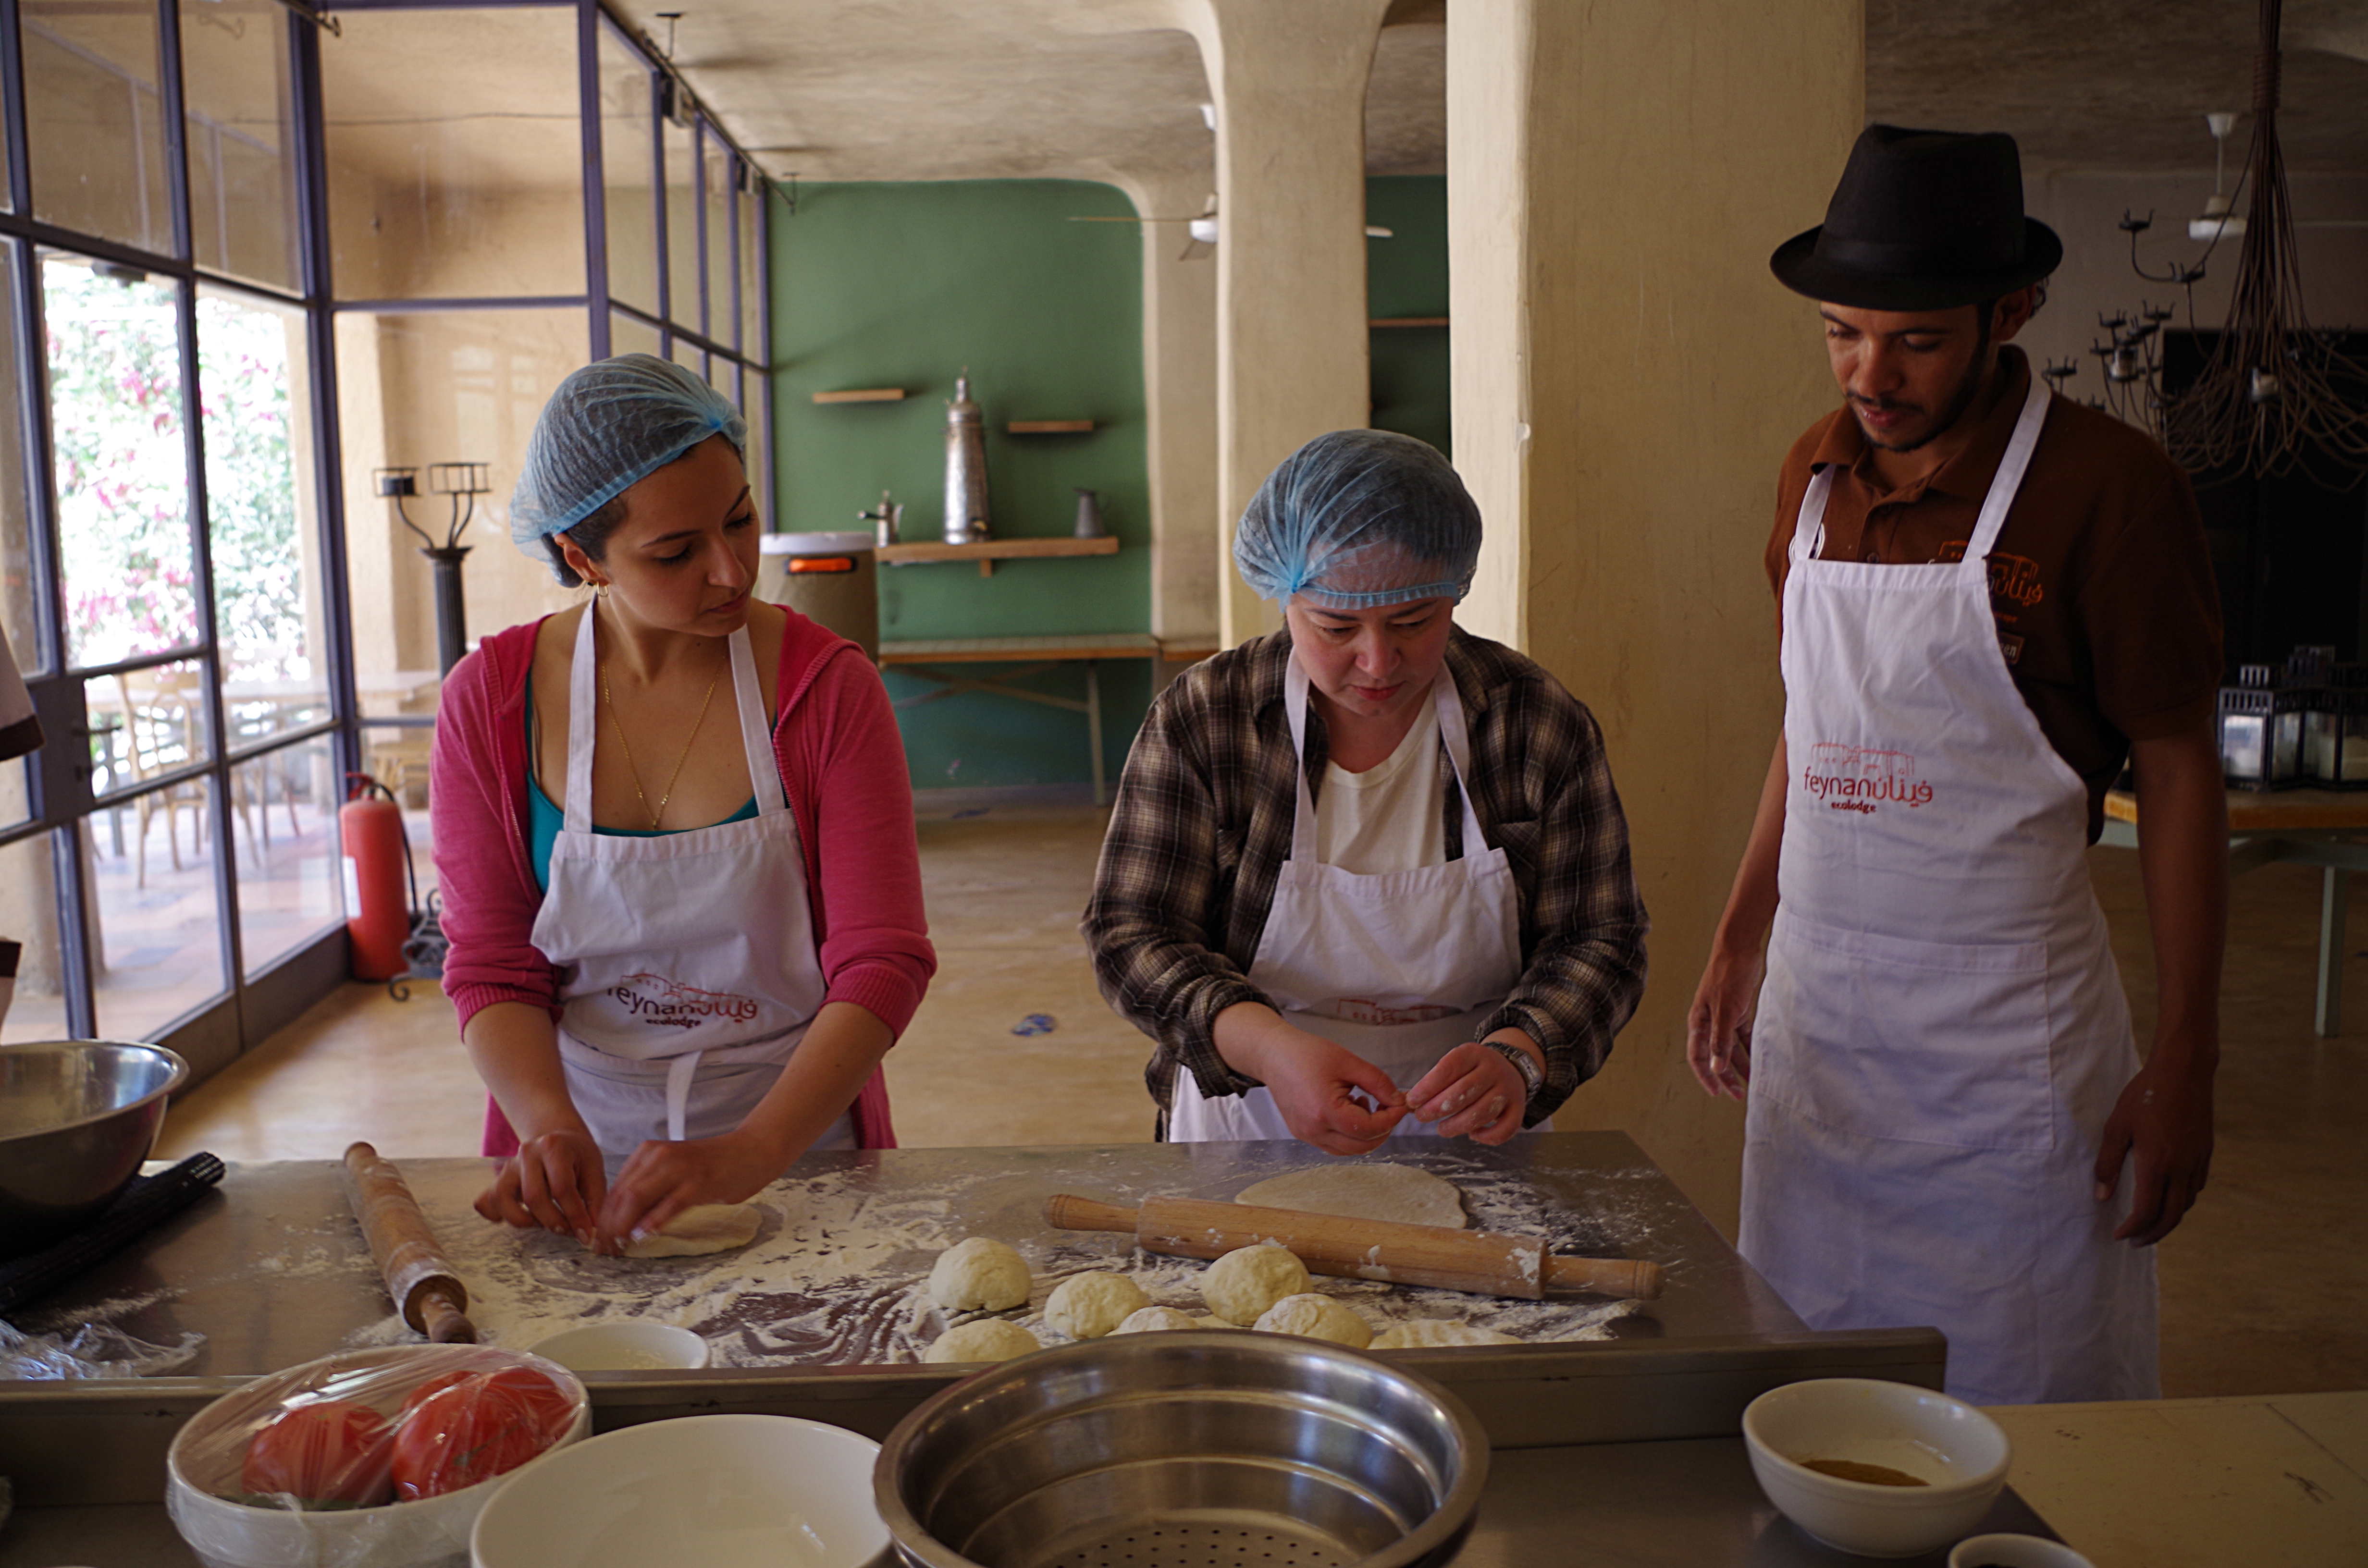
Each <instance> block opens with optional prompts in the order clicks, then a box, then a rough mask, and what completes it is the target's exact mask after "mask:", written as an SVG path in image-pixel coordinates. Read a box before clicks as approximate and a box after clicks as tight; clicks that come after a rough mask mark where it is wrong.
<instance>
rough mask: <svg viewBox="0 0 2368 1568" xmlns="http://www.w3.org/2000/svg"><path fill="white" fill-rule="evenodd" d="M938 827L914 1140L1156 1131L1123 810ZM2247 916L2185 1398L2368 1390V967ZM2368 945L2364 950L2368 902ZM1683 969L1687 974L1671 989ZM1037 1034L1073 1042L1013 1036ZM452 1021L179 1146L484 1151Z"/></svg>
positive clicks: (2240, 930)
mask: <svg viewBox="0 0 2368 1568" xmlns="http://www.w3.org/2000/svg"><path fill="white" fill-rule="evenodd" d="M922 819H923V820H922V823H921V849H922V864H923V874H924V876H925V878H926V880H927V884H928V899H929V908H930V915H931V921H932V925H933V935H934V937H935V938H936V941H937V944H938V951H939V972H938V978H937V981H936V983H935V984H934V985H933V986H932V987H931V989H930V992H929V995H928V1000H927V1001H926V1002H925V1003H924V1004H923V1006H922V1008H921V1011H920V1014H919V1016H918V1017H916V1018H915V1020H914V1023H913V1027H912V1028H911V1029H910V1030H909V1031H908V1032H907V1034H906V1035H905V1039H904V1040H903V1042H902V1043H900V1044H899V1045H898V1047H897V1049H896V1051H895V1053H894V1055H893V1056H892V1057H891V1058H890V1059H889V1061H890V1067H889V1075H890V1082H891V1085H892V1088H893V1091H894V1101H895V1107H896V1122H897V1129H898V1132H899V1134H900V1136H901V1137H902V1139H903V1141H904V1142H906V1143H909V1144H970V1143H999V1144H1020V1143H1092V1142H1125V1141H1132V1140H1135V1139H1141V1138H1147V1137H1149V1136H1150V1131H1151V1115H1150V1109H1149V1101H1148V1100H1147V1099H1146V1098H1145V1096H1144V1091H1143V1087H1142V1081H1141V1076H1140V1074H1141V1068H1142V1062H1143V1056H1144V1047H1143V1042H1142V1041H1141V1040H1140V1039H1139V1037H1137V1036H1136V1035H1135V1034H1134V1032H1133V1030H1132V1029H1131V1028H1128V1027H1127V1026H1125V1025H1124V1024H1121V1022H1119V1021H1118V1020H1117V1019H1116V1018H1115V1017H1112V1016H1111V1015H1110V1011H1109V1010H1108V1008H1107V1007H1105V1006H1103V1004H1102V1002H1101V1000H1100V998H1099V995H1098V994H1096V993H1095V990H1094V986H1093V979H1092V975H1091V972H1090V971H1089V969H1088V967H1087V962H1086V958H1085V954H1084V950H1083V949H1082V948H1081V947H1080V945H1079V943H1078V941H1077V938H1076V914H1077V911H1078V910H1079V908H1080V907H1082V904H1083V902H1084V899H1085V895H1086V890H1087V887H1088V886H1089V884H1090V882H1091V880H1092V874H1093V865H1094V857H1095V853H1096V850H1097V849H1098V847H1099V841H1100V824H1101V820H1102V819H1101V813H1099V812H1095V811H1093V810H1091V809H1089V808H1085V807H1078V808H1074V809H1053V808H1043V807H1037V808H1026V807H1013V806H1010V805H1008V804H1000V803H997V804H993V805H984V804H982V803H981V802H979V801H974V800H971V799H968V798H965V797H962V796H959V795H954V794H952V793H951V792H947V793H946V794H945V795H944V796H942V797H924V803H923V807H922ZM2092 864H2093V867H2094V869H2095V871H2096V874H2097V880H2098V886H2099V891H2100V897H2101V898H2102V899H2103V902H2104V903H2105V906H2106V908H2107V910H2108V912H2109V914H2111V915H2112V919H2113V926H2114V938H2115V945H2116V948H2117V949H2118V950H2119V952H2120V955H2121V960H2122V963H2123V973H2124V975H2125V977H2126V979H2127V982H2128V985H2129V989H2130V992H2131V996H2132V1002H2133V1007H2134V1010H2135V1012H2136V1014H2137V1015H2138V1028H2139V1038H2140V1039H2141V1040H2144V1039H2145V1038H2146V1029H2147V1028H2148V1024H2149V1020H2150V1019H2151V1017H2152V1014H2153V1005H2152V992H2151V986H2152V969H2151V964H2150V960H2149V959H2148V956H2147V944H2146V932H2145V926H2144V922H2143V918H2142V904H2141V902H2140V895H2139V891H2138V885H2137V875H2136V866H2135V857H2134V856H2132V855H2129V854H2127V853H2124V852H2121V851H2114V850H2098V851H2095V852H2094V853H2093V860H2092ZM2234 904H2235V907H2234V910H2233V918H2232V928H2233V936H2232V938H2231V944H2230V950H2229V958H2228V967H2227V972H2228V981H2227V998H2226V1006H2225V1007H2224V1009H2223V1017H2224V1019H2225V1037H2226V1038H2225V1056H2226V1061H2225V1065H2224V1067H2223V1070H2222V1074H2221V1079H2220V1097H2219V1108H2220V1142H2219V1147H2218V1152H2217V1154H2216V1156H2215V1160H2214V1167H2213V1176H2212V1187H2211V1189H2210V1191H2209V1192H2208V1193H2207V1194H2206V1195H2205V1197H2204V1199H2203V1203H2202V1205H2201V1206H2200V1207H2199V1208H2198V1209H2197V1210H2196V1211H2195V1212H2194V1214H2193V1215H2192V1217H2191V1219H2190V1220H2189V1221H2188V1222H2187V1224H2186V1225H2184V1226H2183V1227H2182V1228H2181V1229H2180V1231H2179V1232H2178V1233H2176V1234H2175V1235H2173V1236H2172V1237H2171V1238H2170V1240H2169V1241H2168V1242H2166V1243H2165V1244H2163V1247H2162V1254H2161V1260H2162V1278H2163V1366H2164V1381H2165V1384H2166V1388H2167V1392H2169V1393H2171V1394H2173V1395H2202V1394H2220V1393H2290V1392H2312V1391H2319V1390H2335V1389H2357V1388H2368V1312H2363V1311H2362V1305H2363V1303H2368V1178H2364V1177H2363V1175H2362V1158H2363V1156H2362V1150H2363V1149H2368V1138H2363V1135H2368V963H2362V962H2359V961H2355V962H2353V963H2352V964H2351V974H2350V976H2349V980H2350V983H2349V985H2348V986H2347V992H2348V1000H2349V1002H2350V1006H2351V1017H2352V1020H2353V1022H2352V1026H2351V1031H2350V1032H2349V1033H2347V1035H2346V1036H2345V1037H2344V1038H2343V1039H2342V1040H2333V1041H2322V1040H2317V1039H2316V1038H2315V1037H2314V1036H2313V1035H2312V1033H2311V1028H2310V1018H2311V1006H2310V1004H2311V977H2312V971H2313V964H2314V961H2315V958H2314V955H2315V951H2316V949H2315V945H2314V944H2315V938H2316V932H2317V910H2318V876H2317V872H2315V871H2311V870H2308V869H2304V868H2300V867H2294V866H2272V867H2270V868H2268V869H2263V870H2260V871H2257V872H2254V873H2252V874H2251V875H2249V876H2247V877H2245V878H2242V879H2240V880H2239V881H2237V884H2236V888H2235V900H2234ZM2351 929H2352V930H2353V931H2354V932H2368V907H2362V908H2356V909H2355V911H2354V915H2353V924H2352V926H2351ZM1684 967H1685V966H1684V965H1683V964H1681V963H1678V962H1677V961H1676V960H1675V959H1674V957H1670V958H1665V960H1664V962H1663V965H1662V968H1661V974H1662V976H1663V983H1668V976H1669V975H1671V974H1674V973H1677V972H1678V971H1681V970H1683V969H1684ZM1686 978H1687V979H1688V980H1690V979H1691V976H1687V977H1686ZM1036 1015H1042V1016H1044V1017H1049V1018H1050V1019H1052V1020H1053V1027H1052V1028H1050V1029H1049V1030H1048V1031H1046V1032H1042V1033H1038V1034H1030V1035H1019V1034H1014V1033H1013V1032H1012V1031H1013V1029H1014V1028H1015V1027H1016V1026H1020V1025H1022V1024H1023V1023H1024V1022H1025V1021H1026V1020H1028V1019H1029V1018H1030V1017H1033V1016H1036ZM451 1017H452V1016H451V1012H450V1008H449V1007H448V1006H446V1005H445V1003H444V1002H443V1000H442V999H441V998H440V997H438V995H436V994H434V993H433V992H432V991H431V992H427V993H424V994H414V996H413V997H412V999H411V1000H410V1001H408V1002H403V1003H397V1002H394V1001H392V1000H390V999H389V998H388V997H387V996H386V994H385V993H384V991H383V990H382V989H381V988H377V987H369V986H360V985H353V986H347V987H345V988H344V989H342V990H341V991H339V992H338V993H337V994H335V995H333V996H331V997H330V998H328V999H327V1000H325V1001H324V1002H322V1003H321V1004H320V1005H319V1006H316V1007H315V1008H313V1011H312V1012H311V1013H309V1014H308V1015H306V1017H304V1018H302V1020H300V1021H299V1022H298V1023H297V1024H295V1025H293V1026H291V1027H290V1028H289V1029H287V1030H285V1031H283V1032H282V1033H281V1034H280V1035H279V1036H278V1037H276V1038H274V1039H273V1040H271V1041H269V1042H268V1044H267V1045H266V1046H264V1047H263V1048H262V1049H260V1050H258V1051H254V1052H252V1053H250V1054H249V1055H248V1056H246V1057H245V1058H244V1059H243V1060H241V1061H240V1062H237V1063H236V1064H234V1065H233V1067H231V1068H230V1069H229V1070H228V1071H227V1072H225V1073H223V1074H221V1075H219V1076H218V1077H216V1078H215V1079H213V1080H212V1081H211V1082H210V1083H208V1084H207V1085H204V1086H203V1087H202V1088H200V1089H199V1090H198V1091H197V1092H196V1093H195V1094H193V1095H191V1096H188V1099H187V1100H186V1101H185V1102H184V1103H183V1104H181V1105H179V1106H176V1108H174V1111H173V1115H172V1118H171V1119H170V1120H169V1121H168V1122H167V1124H166V1127H165V1147H164V1149H163V1150H162V1151H160V1152H161V1153H173V1154H178V1153H184V1152H187V1151H190V1150H195V1149H199V1148H208V1149H211V1150H213V1151H215V1152H216V1153H221V1154H223V1155H225V1156H229V1157H233V1158H245V1159H259V1158H302V1159H322V1158H333V1157H335V1156H336V1154H337V1153H340V1152H341V1151H342V1150H343V1149H344V1147H345V1145H346V1144H347V1142H349V1141H351V1140H352V1139H355V1138H368V1139H370V1140H371V1141H372V1142H376V1143H377V1144H378V1145H379V1146H380V1147H381V1150H383V1151H384V1152H385V1153H388V1154H390V1155H393V1156H395V1157H398V1158H400V1157H402V1156H404V1155H414V1156H417V1155H434V1154H466V1153H473V1152H474V1151H475V1149H476V1146H477V1144H476V1139H477V1129H478V1122H479V1118H480V1115H481V1108H482V1106H483V1103H484V1096H483V1092H482V1091H481V1090H480V1088H479V1087H478V1085H477V1082H476V1079H475V1077H474V1075H473V1074H472V1073H471V1072H470V1069H469V1065H468V1062H467V1060H466V1058H465V1057H464V1055H463V1054H462V1052H461V1048H460V1046H459V1044H458V1042H457V1040H456V1039H455V1037H454V1032H453V1028H452V1022H451ZM1633 1045H1634V1042H1633V1041H1630V1042H1626V1046H1633ZM1623 1048H1625V1046H1623Z"/></svg>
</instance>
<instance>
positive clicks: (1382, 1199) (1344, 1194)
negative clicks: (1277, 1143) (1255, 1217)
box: [1234, 1160, 1464, 1230]
mask: <svg viewBox="0 0 2368 1568" xmlns="http://www.w3.org/2000/svg"><path fill="white" fill-rule="evenodd" d="M1234 1201H1235V1202H1236V1203H1254V1204H1257V1205H1258V1206H1259V1207H1261V1208H1266V1209H1297V1210H1303V1211H1304V1212H1306V1213H1309V1214H1343V1215H1346V1216H1348V1217H1349V1219H1351V1220H1386V1221H1391V1222H1393V1223H1395V1224H1400V1225H1446V1226H1449V1227H1451V1228H1452V1229H1456V1230H1461V1229H1463V1225H1464V1219H1463V1194H1462V1193H1461V1192H1459V1191H1457V1190H1456V1187H1455V1184H1454V1183H1453V1182H1452V1181H1448V1180H1445V1179H1443V1178H1442V1177H1440V1176H1433V1175H1431V1174H1430V1173H1429V1171H1426V1170H1422V1169H1419V1168H1417V1167H1416V1166H1414V1165H1391V1164H1389V1163H1388V1162H1386V1161H1379V1160H1376V1161H1373V1162H1372V1163H1370V1164H1368V1163H1366V1162H1364V1161H1343V1162H1341V1163H1340V1164H1338V1165H1309V1166H1308V1167H1307V1168H1306V1169H1304V1170H1297V1171H1286V1172H1284V1173H1283V1174H1282V1175H1281V1176H1269V1177H1267V1178H1266V1180H1264V1181H1261V1182H1253V1183H1252V1184H1250V1185H1249V1186H1248V1187H1244V1188H1242V1190H1241V1191H1239V1192H1237V1193H1235V1195H1234Z"/></svg>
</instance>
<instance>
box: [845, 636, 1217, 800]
mask: <svg viewBox="0 0 2368 1568" xmlns="http://www.w3.org/2000/svg"><path fill="white" fill-rule="evenodd" d="M1216 651H1217V645H1216V642H1214V640H1213V639H1200V638H1168V639H1165V640H1163V639H1161V638H1157V637H1154V636H1152V635H1151V634H1150V633H1149V632H1146V631H1110V632H1085V633H1078V634H1073V635H1065V636H1057V637H936V638H926V639H922V638H915V639H908V640H905V641H902V642H882V643H881V644H880V664H881V667H882V668H883V669H890V668H893V669H897V670H901V671H902V672H903V673H904V674H905V675H909V676H916V677H917V678H919V679H922V680H927V681H933V682H935V683H936V689H935V690H932V691H925V692H921V693H919V694H917V695H916V696H913V697H901V698H898V699H896V703H895V705H896V706H897V707H898V708H900V709H904V708H918V707H920V706H921V705H922V704H923V703H928V702H935V701H937V700H939V699H940V698H947V697H952V696H954V695H956V694H957V693H960V692H965V691H975V692H984V693H985V694H987V695H989V696H994V697H1009V698H1016V699H1019V701H1022V702H1034V703H1038V704H1041V705H1042V706H1043V707H1046V708H1059V709H1063V710H1066V711H1068V712H1072V713H1083V714H1084V715H1085V716H1086V748H1087V752H1088V753H1090V761H1091V764H1092V767H1093V779H1094V804H1096V805H1098V806H1100V805H1107V804H1108V803H1109V789H1108V787H1107V783H1106V780H1105V778H1104V776H1103V768H1102V686H1101V676H1100V673H1099V666H1100V665H1101V662H1102V661H1103V660H1105V659H1150V660H1153V661H1154V662H1155V663H1158V662H1165V663H1168V664H1179V665H1189V664H1192V663H1194V662H1196V661H1198V660H1201V659H1205V658H1207V657H1208V656H1209V655H1210V654H1212V653H1215V652H1216ZM1064 664H1082V665H1085V666H1086V695H1085V697H1084V698H1083V699H1077V698H1075V697H1055V696H1053V694H1052V693H1050V692H1044V691H1030V689H1029V688H1028V687H1024V686H1014V685H1012V684H1010V683H1011V682H1013V681H1017V680H1024V679H1026V678H1027V677H1028V676H1035V675H1042V674H1043V673H1044V672H1045V671H1046V670H1049V669H1052V668H1053V667H1054V666H1055V665H1064ZM944 665H1021V666H1022V667H1021V668H1019V669H1016V670H1012V671H1009V672H1008V673H1006V674H1004V675H1002V676H999V677H997V678H996V679H992V680H986V679H980V678H978V677H976V676H959V675H944V674H939V673H936V672H937V669H938V668H939V667H942V666H944Z"/></svg>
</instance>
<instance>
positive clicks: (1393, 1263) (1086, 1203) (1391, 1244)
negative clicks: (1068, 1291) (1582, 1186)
mask: <svg viewBox="0 0 2368 1568" xmlns="http://www.w3.org/2000/svg"><path fill="white" fill-rule="evenodd" d="M1044 1222H1045V1223H1046V1224H1048V1225H1051V1226H1052V1227H1053V1229H1054V1230H1058V1231H1117V1232H1119V1233H1121V1234H1123V1233H1129V1232H1132V1233H1133V1235H1134V1239H1135V1243H1136V1244H1138V1245H1140V1246H1141V1247H1142V1248H1143V1249H1144V1251H1145V1252H1159V1253H1166V1254H1167V1255H1168V1256H1172V1257H1221V1256H1224V1254H1226V1253H1229V1252H1231V1251H1233V1250H1234V1249H1235V1247H1246V1246H1256V1245H1257V1244H1258V1243H1260V1242H1273V1243H1275V1244H1278V1245H1281V1246H1285V1247H1289V1248H1290V1249H1291V1250H1292V1252H1293V1253H1295V1254H1297V1255H1298V1257H1299V1261H1300V1262H1302V1263H1304V1264H1305V1265H1306V1266H1307V1267H1308V1269H1309V1271H1310V1272H1312V1273H1315V1274H1338V1275H1341V1276H1345V1277H1346V1278H1350V1279H1379V1280H1383V1281H1384V1282H1386V1283H1389V1284H1393V1285H1435V1286H1438V1287H1440V1289H1442V1290H1469V1291H1472V1292H1474V1294H1476V1295H1484V1296H1519V1297H1521V1298H1522V1299H1524V1300H1526V1301H1543V1300H1544V1299H1545V1295H1546V1292H1547V1291H1549V1290H1588V1291H1592V1292H1594V1293H1596V1294H1598V1295H1604V1296H1620V1297H1635V1298H1641V1299H1643V1300H1645V1301H1651V1300H1653V1299H1654V1298H1655V1297H1656V1296H1658V1295H1659V1294H1660V1293H1661V1266H1660V1265H1659V1264H1657V1263H1646V1262H1644V1261H1641V1260H1638V1259H1632V1258H1624V1257H1554V1256H1549V1255H1548V1254H1547V1252H1546V1244H1545V1243H1544V1242H1543V1240H1541V1239H1540V1238H1538V1237H1536V1236H1499V1235H1491V1234H1489V1233H1487V1232H1486V1231H1457V1230H1451V1229H1449V1228H1448V1227H1447V1226H1444V1225H1395V1224H1390V1223H1387V1222H1385V1221H1378V1220H1349V1219H1344V1218H1342V1217H1341V1216H1339V1215H1337V1214H1307V1213H1303V1212H1301V1211H1300V1210H1295V1209H1260V1208H1258V1207H1255V1206H1254V1205H1250V1204H1246V1203H1212V1202H1210V1201H1208V1200H1207V1199H1199V1198H1153V1199H1145V1200H1144V1205H1143V1207H1142V1208H1140V1209H1121V1208H1120V1207H1119V1206H1118V1205H1117V1204H1114V1203H1101V1202H1098V1201H1096V1200H1095V1199H1090V1198H1077V1197H1075V1196H1073V1195H1071V1194H1069V1193H1059V1194H1056V1195H1054V1196H1053V1197H1052V1198H1049V1199H1045V1202H1044Z"/></svg>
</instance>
